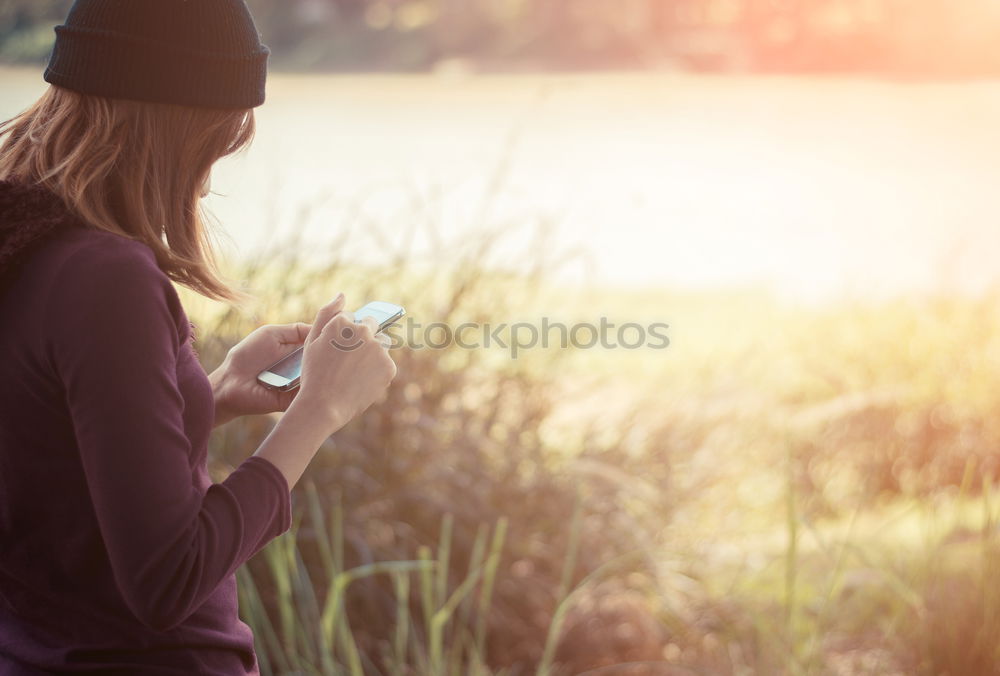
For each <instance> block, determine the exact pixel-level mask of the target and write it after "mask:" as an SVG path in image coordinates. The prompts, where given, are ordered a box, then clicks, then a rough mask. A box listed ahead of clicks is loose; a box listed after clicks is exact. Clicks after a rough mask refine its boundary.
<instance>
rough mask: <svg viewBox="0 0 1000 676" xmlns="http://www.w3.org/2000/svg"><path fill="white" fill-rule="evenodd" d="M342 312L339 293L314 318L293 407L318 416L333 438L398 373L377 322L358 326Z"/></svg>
mask: <svg viewBox="0 0 1000 676" xmlns="http://www.w3.org/2000/svg"><path fill="white" fill-rule="evenodd" d="M343 308H344V295H343V294H342V293H341V294H338V295H337V297H336V298H334V299H333V300H332V301H330V302H329V303H327V304H326V305H324V306H323V307H322V308H320V310H319V312H318V313H317V314H316V320H315V321H314V322H313V325H312V328H311V329H310V330H309V335H308V336H307V337H306V339H305V342H304V343H303V354H302V376H301V379H300V382H299V388H300V390H299V393H298V394H297V395H296V397H295V399H294V400H292V404H291V406H294V407H296V408H305V409H307V410H308V411H310V412H311V414H312V415H316V416H318V418H319V420H318V424H322V425H326V426H327V428H328V431H329V434H333V432H335V431H336V430H338V429H340V428H341V427H342V426H343V425H345V424H346V423H347V422H348V421H349V420H351V419H352V418H353V417H355V416H356V415H358V414H359V413H361V412H363V411H364V410H365V409H367V408H368V407H369V406H371V405H372V403H374V401H375V400H376V399H377V398H378V397H379V396H380V395H381V394H382V393H383V392H384V391H385V389H386V388H387V387H388V386H389V383H390V382H391V381H392V379H393V378H394V377H395V375H396V364H395V363H394V362H393V361H392V358H391V357H389V351H388V349H387V342H383V341H382V340H380V338H379V336H376V335H375V331H376V330H377V328H378V325H377V324H376V323H375V320H374V318H372V317H366V318H365V319H363V320H362V322H361V323H360V324H355V323H354V316H353V314H352V313H350V312H344V311H343Z"/></svg>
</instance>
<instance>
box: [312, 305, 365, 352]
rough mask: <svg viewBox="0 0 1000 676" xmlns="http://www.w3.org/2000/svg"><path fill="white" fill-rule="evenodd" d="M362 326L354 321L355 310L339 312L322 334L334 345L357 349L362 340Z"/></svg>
mask: <svg viewBox="0 0 1000 676" xmlns="http://www.w3.org/2000/svg"><path fill="white" fill-rule="evenodd" d="M360 329H361V327H360V326H359V325H358V324H355V323H354V313H353V312H348V311H346V310H345V311H344V312H339V313H337V316H336V317H334V318H333V319H332V320H331V321H330V322H329V323H328V324H327V325H326V326H324V327H323V330H322V331H321V332H320V336H321V337H322V338H323V339H324V340H328V341H329V342H330V344H332V345H333V346H334V347H337V348H340V349H342V350H353V349H356V348H357V347H358V346H359V345H360V344H361V343H362V342H363V341H362V332H361V330H360Z"/></svg>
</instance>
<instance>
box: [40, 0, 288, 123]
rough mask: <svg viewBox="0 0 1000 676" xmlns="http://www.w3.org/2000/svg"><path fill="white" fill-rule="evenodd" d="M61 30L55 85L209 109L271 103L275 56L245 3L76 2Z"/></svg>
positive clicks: (50, 72)
mask: <svg viewBox="0 0 1000 676" xmlns="http://www.w3.org/2000/svg"><path fill="white" fill-rule="evenodd" d="M55 31H56V42H55V47H54V48H53V50H52V56H51V58H50V59H49V66H48V68H46V69H45V76H44V77H45V81H46V82H50V83H52V84H54V85H59V86H60V87H66V88H67V89H72V90H74V91H78V92H82V93H84V94H94V95H98V96H107V97H111V98H119V99H135V100H139V101H152V102H158V103H176V104H181V105H190V106H204V107H209V108H252V107H254V106H259V105H260V104H262V103H263V102H264V81H265V79H266V77H267V56H268V54H269V53H270V51H269V50H268V48H267V47H265V46H264V45H263V44H261V42H260V36H259V34H258V33H257V27H256V26H255V25H254V22H253V18H252V17H251V16H250V10H249V9H248V8H247V6H246V3H245V2H244V0H76V1H75V2H74V3H73V6H72V7H71V8H70V10H69V16H67V17H66V23H65V24H63V25H61V26H56V27H55Z"/></svg>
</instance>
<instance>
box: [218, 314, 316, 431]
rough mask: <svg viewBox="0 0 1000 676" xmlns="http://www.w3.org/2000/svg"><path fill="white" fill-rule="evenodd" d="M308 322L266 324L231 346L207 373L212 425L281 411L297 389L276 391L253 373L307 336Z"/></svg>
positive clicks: (280, 356)
mask: <svg viewBox="0 0 1000 676" xmlns="http://www.w3.org/2000/svg"><path fill="white" fill-rule="evenodd" d="M310 328H311V325H310V324H307V323H305V322H295V323H293V324H266V325H264V326H260V327H258V328H256V329H254V330H253V331H252V332H251V333H250V334H249V335H248V336H247V337H246V338H244V339H243V340H241V341H240V342H239V343H237V344H236V345H234V346H233V347H232V348H231V349H230V350H229V352H228V353H227V354H226V358H225V359H224V360H223V362H222V364H221V365H220V366H219V368H217V369H216V370H215V371H213V372H212V373H211V374H210V375H209V380H210V381H211V383H212V391H213V392H214V394H215V424H216V425H217V426H218V425H222V424H224V423H226V422H228V421H230V420H232V419H233V418H237V417H239V416H243V415H256V414H262V413H273V412H276V411H284V410H286V409H287V408H288V405H289V404H291V403H292V400H293V399H294V398H295V395H296V394H298V392H299V388H297V387H296V388H295V389H293V390H291V391H289V392H279V391H278V390H272V389H271V388H269V387H265V386H264V385H261V384H260V382H259V381H258V380H257V374H259V373H260V372H261V371H263V370H264V369H266V368H267V367H268V366H270V365H271V364H273V363H274V362H276V361H278V360H279V359H281V358H282V357H284V356H285V355H287V354H288V353H290V352H292V350H294V349H295V348H296V347H299V346H301V345H302V344H303V343H304V342H305V339H306V337H307V336H308V335H309V329H310Z"/></svg>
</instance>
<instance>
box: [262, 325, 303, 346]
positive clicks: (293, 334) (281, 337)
mask: <svg viewBox="0 0 1000 676" xmlns="http://www.w3.org/2000/svg"><path fill="white" fill-rule="evenodd" d="M311 328H312V325H311V324H306V323H305V322H293V323H291V324H271V325H270V326H269V327H268V330H269V331H270V332H271V335H272V336H274V338H276V339H277V341H278V342H279V343H280V344H282V345H299V344H301V343H303V342H305V339H306V337H307V336H308V335H309V329H311Z"/></svg>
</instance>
